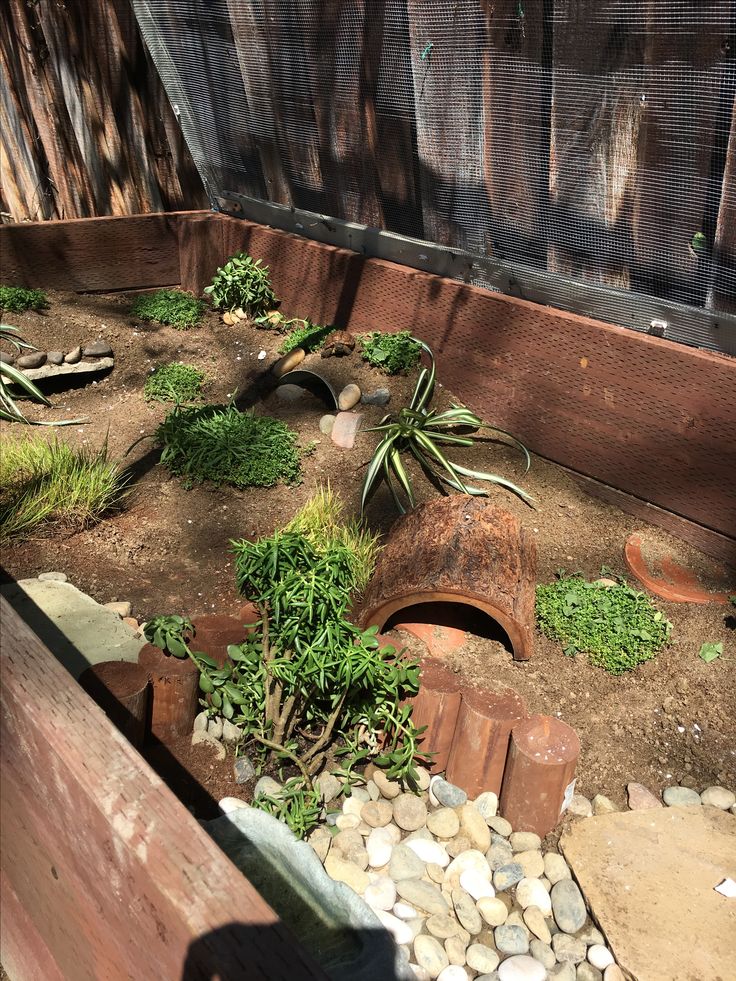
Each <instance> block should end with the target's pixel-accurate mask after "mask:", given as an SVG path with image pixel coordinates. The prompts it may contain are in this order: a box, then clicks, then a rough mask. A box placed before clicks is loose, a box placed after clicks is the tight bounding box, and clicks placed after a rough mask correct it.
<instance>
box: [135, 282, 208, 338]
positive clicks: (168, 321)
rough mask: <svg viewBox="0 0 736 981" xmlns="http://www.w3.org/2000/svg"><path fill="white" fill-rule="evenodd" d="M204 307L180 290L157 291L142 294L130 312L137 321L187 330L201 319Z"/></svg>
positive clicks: (194, 298)
mask: <svg viewBox="0 0 736 981" xmlns="http://www.w3.org/2000/svg"><path fill="white" fill-rule="evenodd" d="M204 309H205V305H204V303H202V301H201V300H198V299H197V298H196V296H192V294H191V293H184V292H183V291H182V290H157V291H156V292H155V293H143V294H141V296H137V297H136V298H135V300H134V301H133V304H132V306H131V308H130V312H131V313H132V314H133V316H134V317H137V318H138V319H139V320H150V321H152V322H153V323H156V324H165V325H168V326H171V327H176V329H177V330H188V329H189V328H190V327H196V326H197V324H198V323H199V321H200V320H201V319H202V314H203V313H204Z"/></svg>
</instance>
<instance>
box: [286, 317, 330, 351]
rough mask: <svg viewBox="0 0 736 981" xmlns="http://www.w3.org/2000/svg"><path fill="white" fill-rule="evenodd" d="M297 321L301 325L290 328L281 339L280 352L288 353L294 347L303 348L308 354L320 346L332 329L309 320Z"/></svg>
mask: <svg viewBox="0 0 736 981" xmlns="http://www.w3.org/2000/svg"><path fill="white" fill-rule="evenodd" d="M299 323H301V324H302V326H301V327H297V328H296V329H295V330H292V331H291V333H290V334H288V335H287V336H286V337H285V338H284V340H283V341H282V343H281V347H280V348H279V353H280V354H288V353H289V351H293V350H294V348H295V347H301V348H304V350H305V351H306V353H307V354H309V352H310V351H314V350H315V349H316V348H318V347H320V345H321V344H322V342H323V341H324V339H325V338H326V337H327V335H328V334H331V333H332V330H333V328H332V327H331V326H329V325H328V326H326V327H324V326H320V325H319V324H313V323H312V322H311V321H310V320H301V321H299Z"/></svg>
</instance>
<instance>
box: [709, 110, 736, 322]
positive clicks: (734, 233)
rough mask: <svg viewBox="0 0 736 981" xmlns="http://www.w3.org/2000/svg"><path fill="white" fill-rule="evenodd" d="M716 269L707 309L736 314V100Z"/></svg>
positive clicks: (716, 244)
mask: <svg viewBox="0 0 736 981" xmlns="http://www.w3.org/2000/svg"><path fill="white" fill-rule="evenodd" d="M713 259H714V267H713V271H712V279H711V284H710V287H709V289H708V297H707V300H706V306H707V307H710V308H711V309H712V310H723V311H725V312H726V313H736V97H734V100H733V106H732V107H731V131H730V135H729V138H728V147H727V150H726V163H725V166H724V170H723V185H722V188H721V200H720V204H719V207H718V220H717V223H716V234H715V239H714V242H713Z"/></svg>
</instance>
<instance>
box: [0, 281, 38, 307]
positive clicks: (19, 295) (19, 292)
mask: <svg viewBox="0 0 736 981" xmlns="http://www.w3.org/2000/svg"><path fill="white" fill-rule="evenodd" d="M48 305H49V301H48V297H47V296H46V294H45V293H44V291H43V290H29V289H26V287H25V286H0V310H10V311H11V312H12V313H23V311H24V310H45V309H46V307H47V306H48Z"/></svg>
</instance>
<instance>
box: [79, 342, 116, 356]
mask: <svg viewBox="0 0 736 981" xmlns="http://www.w3.org/2000/svg"><path fill="white" fill-rule="evenodd" d="M112 356H113V354H112V348H111V347H110V345H109V344H108V343H107V341H103V340H102V338H99V339H98V340H96V341H92V343H91V344H85V346H84V347H83V348H82V357H84V358H111V357H112Z"/></svg>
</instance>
